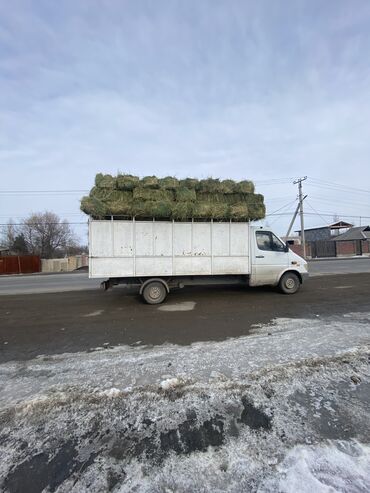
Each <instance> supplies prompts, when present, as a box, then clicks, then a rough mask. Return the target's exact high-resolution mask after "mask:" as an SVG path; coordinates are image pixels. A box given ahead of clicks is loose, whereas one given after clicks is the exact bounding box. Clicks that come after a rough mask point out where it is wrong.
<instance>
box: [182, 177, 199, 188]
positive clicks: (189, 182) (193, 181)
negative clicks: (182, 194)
mask: <svg viewBox="0 0 370 493" xmlns="http://www.w3.org/2000/svg"><path fill="white" fill-rule="evenodd" d="M179 185H180V187H184V188H189V189H191V190H199V187H200V181H199V180H198V179H197V178H185V179H183V180H180V182H179Z"/></svg>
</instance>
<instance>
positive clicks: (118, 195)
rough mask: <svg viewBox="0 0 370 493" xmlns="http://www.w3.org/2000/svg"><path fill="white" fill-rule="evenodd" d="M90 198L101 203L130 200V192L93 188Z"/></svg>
mask: <svg viewBox="0 0 370 493" xmlns="http://www.w3.org/2000/svg"><path fill="white" fill-rule="evenodd" d="M90 197H95V198H97V199H99V200H102V201H103V202H107V201H114V200H132V192H129V191H128V190H112V189H110V188H97V187H94V188H92V190H91V191H90Z"/></svg>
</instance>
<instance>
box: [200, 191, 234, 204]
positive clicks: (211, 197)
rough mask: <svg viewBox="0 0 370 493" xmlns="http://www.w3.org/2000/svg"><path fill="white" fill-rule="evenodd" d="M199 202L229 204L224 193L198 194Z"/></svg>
mask: <svg viewBox="0 0 370 493" xmlns="http://www.w3.org/2000/svg"><path fill="white" fill-rule="evenodd" d="M197 202H208V203H210V204H217V203H220V204H225V203H227V200H226V195H225V194H223V193H217V192H215V193H210V192H197Z"/></svg>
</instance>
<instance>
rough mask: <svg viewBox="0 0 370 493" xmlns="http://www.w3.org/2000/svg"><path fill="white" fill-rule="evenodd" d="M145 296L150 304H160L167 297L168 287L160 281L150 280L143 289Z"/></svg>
mask: <svg viewBox="0 0 370 493" xmlns="http://www.w3.org/2000/svg"><path fill="white" fill-rule="evenodd" d="M142 294H143V298H144V300H145V301H146V303H148V305H159V304H160V303H163V301H164V300H165V299H166V297H167V289H166V287H165V286H164V284H162V283H161V282H159V281H153V282H149V283H148V284H147V285H146V286H145V288H144V289H143V293H142Z"/></svg>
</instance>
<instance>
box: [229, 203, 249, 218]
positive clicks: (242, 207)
mask: <svg viewBox="0 0 370 493" xmlns="http://www.w3.org/2000/svg"><path fill="white" fill-rule="evenodd" d="M230 218H231V219H234V220H237V221H248V220H249V208H248V205H247V204H245V203H243V202H239V203H236V204H233V205H231V206H230Z"/></svg>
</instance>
